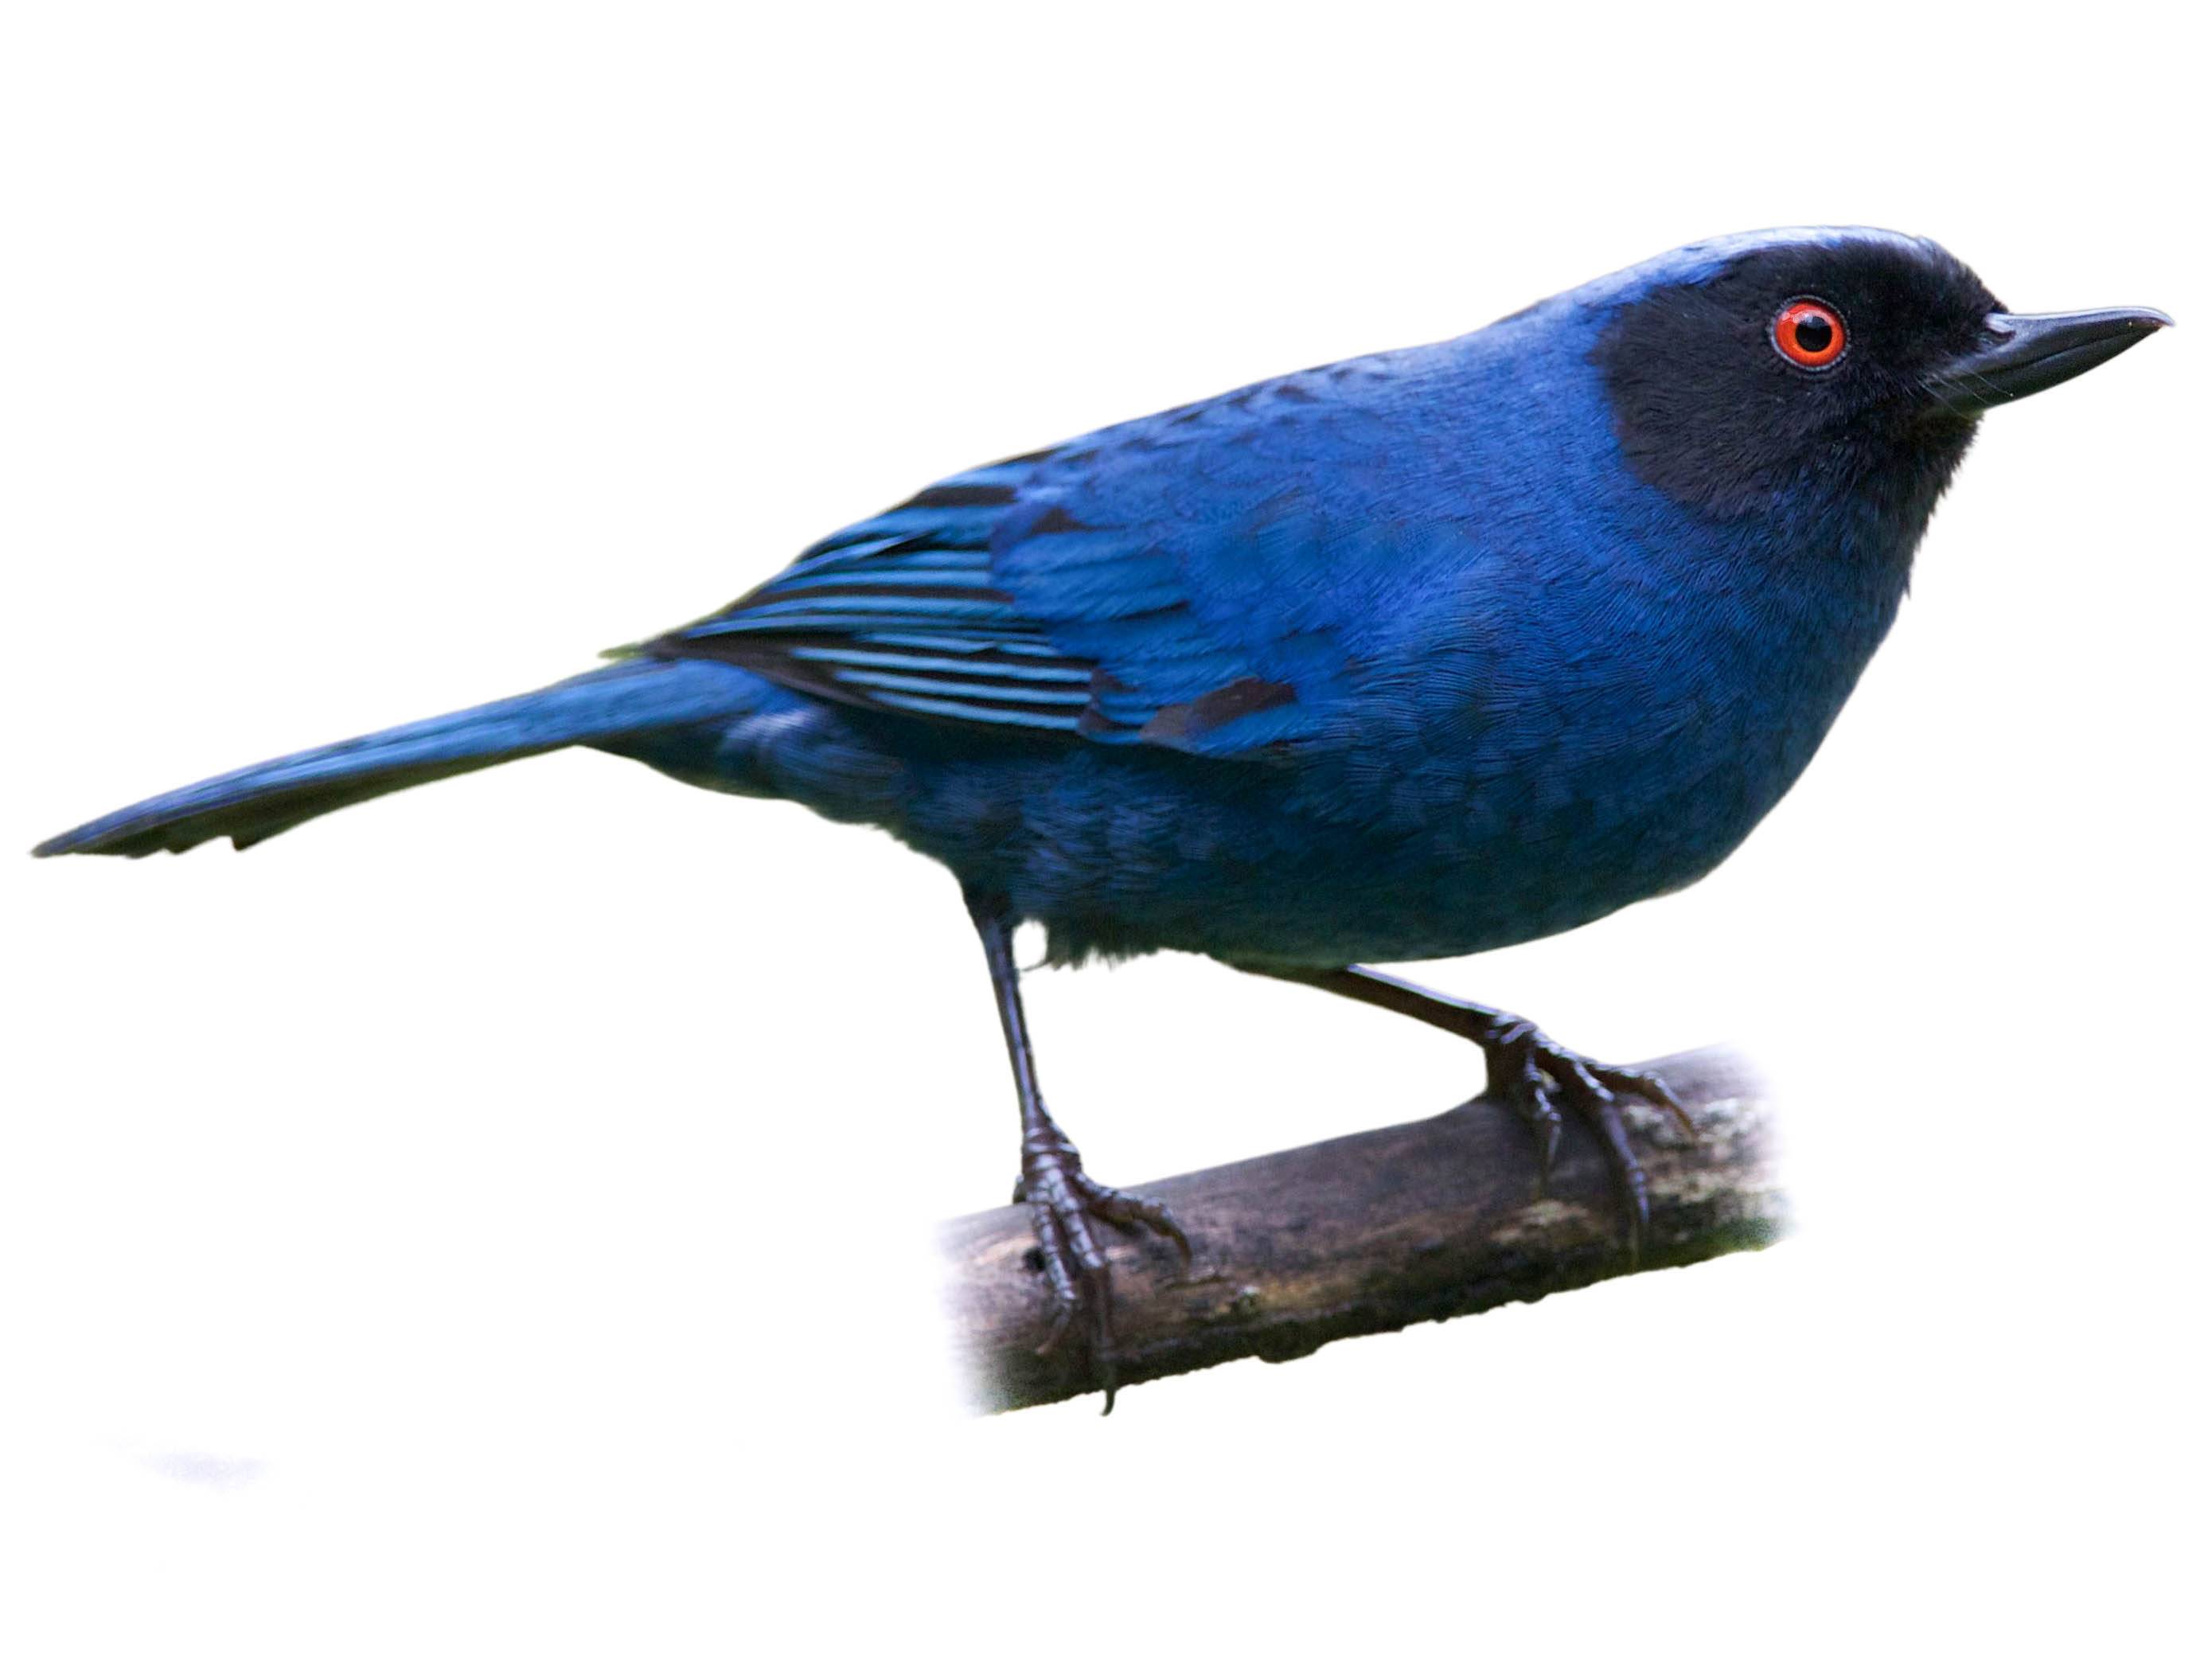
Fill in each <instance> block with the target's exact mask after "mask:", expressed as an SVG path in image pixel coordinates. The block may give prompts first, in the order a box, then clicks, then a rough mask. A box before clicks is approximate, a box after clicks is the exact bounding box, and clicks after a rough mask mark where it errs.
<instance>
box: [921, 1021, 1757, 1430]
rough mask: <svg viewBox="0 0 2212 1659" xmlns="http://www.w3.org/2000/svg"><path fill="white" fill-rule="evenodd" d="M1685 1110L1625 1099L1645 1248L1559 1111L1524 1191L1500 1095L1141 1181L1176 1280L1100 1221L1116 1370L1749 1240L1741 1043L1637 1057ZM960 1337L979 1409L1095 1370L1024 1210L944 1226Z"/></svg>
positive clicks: (1596, 1155)
mask: <svg viewBox="0 0 2212 1659" xmlns="http://www.w3.org/2000/svg"><path fill="white" fill-rule="evenodd" d="M1650 1068H1651V1069H1653V1070H1655V1071H1657V1072H1658V1073H1661V1074H1662V1076H1664V1077H1665V1078H1666V1079H1667V1080H1668V1082H1669V1083H1671V1084H1673V1085H1674V1088H1675V1091H1677V1092H1678V1093H1679V1094H1680V1096H1681V1097H1682V1099H1683V1101H1684V1103H1686V1105H1687V1106H1688V1107H1689V1109H1690V1112H1691V1115H1692V1118H1693V1119H1694V1120H1695V1121H1696V1123H1697V1127H1698V1133H1697V1135H1696V1137H1695V1139H1692V1138H1691V1137H1690V1136H1688V1135H1686V1133H1684V1132H1683V1130H1682V1129H1681V1127H1680V1125H1678V1124H1676V1123H1675V1122H1674V1120H1673V1119H1672V1118H1670V1117H1668V1115H1665V1114H1663V1113H1661V1112H1658V1111H1656V1110H1653V1109H1648V1108H1644V1107H1642V1106H1633V1107H1631V1108H1630V1109H1629V1110H1630V1117H1631V1129H1632V1133H1633V1134H1634V1136H1635V1138H1636V1144H1637V1146H1638V1149H1639V1151H1640V1152H1641V1154H1642V1157H1643V1159H1644V1167H1645V1169H1646V1170H1648V1171H1649V1172H1650V1178H1651V1230H1650V1235H1649V1237H1647V1238H1646V1240H1645V1242H1644V1251H1643V1255H1642V1259H1641V1260H1640V1261H1637V1262H1633V1263H1632V1262H1631V1261H1629V1260H1628V1257H1627V1255H1626V1250H1625V1249H1623V1245H1622V1240H1623V1237H1624V1232H1623V1225H1622V1218H1621V1212H1620V1206H1619V1203H1618V1200H1616V1198H1615V1196H1614V1194H1613V1186H1612V1183H1611V1180H1610V1176H1609V1174H1608V1172H1607V1167H1606V1164H1605V1163H1604V1160H1603V1158H1602V1157H1601V1153H1600V1152H1599V1148H1598V1146H1597V1142H1596V1140H1595V1139H1594V1138H1593V1137H1592V1136H1591V1135H1590V1133H1589V1132H1588V1131H1587V1130H1584V1129H1583V1127H1582V1126H1581V1125H1580V1124H1579V1123H1577V1121H1575V1120H1574V1119H1573V1118H1572V1117H1570V1118H1569V1120H1568V1123H1567V1127H1566V1133H1565V1138H1564V1139H1563V1141H1562V1144H1561V1146H1560V1149H1559V1167H1558V1169H1557V1170H1554V1171H1553V1178H1552V1182H1551V1190H1550V1194H1549V1195H1548V1196H1547V1197H1543V1198H1538V1197H1537V1196H1536V1195H1535V1184H1536V1162H1535V1154H1534V1150H1533V1148H1532V1146H1531V1144H1530V1139H1529V1136H1528V1132H1527V1130H1526V1129H1525V1128H1524V1127H1522V1123H1521V1121H1520V1120H1519V1119H1518V1118H1517V1117H1516V1116H1515V1115H1513V1113H1512V1112H1511V1111H1510V1109H1508V1108H1506V1107H1505V1106H1504V1105H1502V1104H1500V1103H1497V1102H1493V1101H1492V1100H1489V1099H1488V1098H1484V1099H1480V1100H1474V1101H1470V1102H1469V1103H1467V1104H1466V1105H1464V1106H1461V1107H1457V1108H1455V1109H1453V1110H1451V1111H1449V1112H1446V1113H1444V1114H1443V1115H1442V1116H1440V1117H1432V1118H1426V1119H1424V1120H1423V1121H1419V1122H1418V1123H1401V1124H1399V1125H1397V1126H1395V1127H1392V1128H1388V1129H1376V1130H1371V1131H1370V1132H1368V1133H1365V1134H1357V1135H1347V1136H1346V1137H1345V1138H1343V1139H1340V1140H1326V1141H1322V1142H1321V1143H1319V1144H1318V1145H1316V1146H1300V1147H1297V1148H1295V1149H1293V1150H1291V1151H1289V1152H1273V1153H1270V1154H1269V1155H1268V1156H1267V1157H1265V1158H1251V1159H1249V1160H1247V1161H1246V1162H1243V1163H1241V1164H1224V1165H1222V1166H1221V1167H1219V1168H1218V1169H1212V1170H1200V1171H1198V1172H1197V1173H1196V1174H1194V1175H1184V1176H1175V1177H1174V1178H1173V1179H1171V1180H1167V1181H1162V1182H1155V1183H1153V1184H1152V1185H1150V1186H1147V1187H1145V1188H1142V1189H1141V1190H1142V1191H1143V1192H1144V1193H1145V1194H1146V1196H1148V1197H1153V1198H1159V1199H1163V1200H1166V1201H1167V1203H1169V1204H1170V1206H1173V1207H1174V1209H1175V1212H1176V1215H1177V1216H1178V1217H1179V1218H1181V1220H1182V1223H1183V1225H1184V1226H1186V1227H1187V1228H1188V1229H1189V1231H1190V1237H1191V1243H1192V1246H1193V1248H1194V1252H1195V1255H1196V1260H1195V1261H1194V1265H1193V1267H1192V1268H1191V1270H1190V1273H1189V1275H1188V1277H1186V1276H1185V1275H1184V1274H1183V1273H1182V1269H1181V1264H1180V1263H1179V1262H1178V1261H1177V1259H1176V1255H1175V1252H1174V1250H1173V1249H1171V1248H1170V1246H1168V1245H1167V1244H1165V1243H1163V1242H1162V1241H1160V1240H1158V1239H1156V1238H1152V1237H1143V1238H1133V1237H1120V1236H1117V1235H1116V1234H1115V1231H1114V1230H1113V1229H1111V1228H1105V1229H1103V1230H1102V1231H1103V1233H1104V1235H1105V1236H1106V1237H1108V1238H1109V1239H1110V1240H1111V1241H1112V1242H1111V1244H1110V1246H1109V1253H1110V1255H1111V1257H1112V1261H1113V1267H1114V1322H1115V1333H1116V1337H1117V1346H1118V1347H1119V1349H1120V1352H1121V1383H1122V1384H1123V1386H1125V1387H1126V1386H1127V1385H1128V1384H1131V1383H1143V1382H1148V1381H1150V1380H1151V1379H1152V1378H1154V1377H1160V1376H1172V1375H1174V1374H1175V1373H1176V1372H1178V1371H1191V1370H1200V1369H1202V1368H1204V1367H1206V1366H1207V1365H1218V1364H1222V1363H1223V1362H1224V1361H1226V1360H1231V1359H1243V1358H1250V1357H1256V1358H1261V1359H1267V1360H1275V1361H1280V1360H1285V1359H1296V1358H1301V1357H1303V1356H1304V1355H1306V1354H1310V1353H1311V1352H1313V1351H1314V1350H1315V1349H1316V1348H1318V1347H1320V1346H1322V1344H1323V1343H1325V1342H1332V1341H1334V1340H1336V1339H1337V1338H1339V1337H1343V1336H1364V1335H1368V1334H1373V1333H1375V1332H1378V1331H1395V1330H1398V1329H1401V1328H1403V1327H1405V1326H1407V1325H1410V1324H1413V1323H1414V1322H1417V1321H1420V1320H1427V1319H1450V1318H1454V1317H1456V1316H1459V1315H1461V1314H1470V1313H1480V1312H1481V1311H1483V1310H1485V1309H1486V1308H1494V1307H1497V1306H1498V1305H1499V1304H1502V1303H1507V1302H1532V1301H1534V1300H1535V1299H1536V1298H1538V1297H1544V1296H1549V1295H1550V1294H1552V1293H1553V1291H1568V1290H1575V1289H1578V1288H1580V1287H1581V1286H1583V1285H1590V1284H1595V1283H1596V1282H1597V1281H1598V1280H1599V1279H1608V1278H1611V1277H1613V1276H1614V1275H1616V1274H1620V1273H1632V1272H1636V1271H1639V1270H1642V1271H1649V1270H1650V1269H1652V1268H1655V1267H1684V1266H1686V1265H1687V1264H1689V1263H1691V1262H1693V1261H1705V1260H1706V1259H1707V1258H1709V1257H1711V1256H1716V1255H1723V1254H1725V1253H1727V1252H1729V1251H1731V1250H1749V1249H1761V1248H1763V1247H1765V1245H1768V1244H1771V1243H1773V1242H1774V1241H1775V1240H1776V1239H1778V1238H1779V1237H1782V1235H1783V1234H1784V1231H1787V1227H1788V1212H1787V1205H1786V1202H1785V1200H1784V1196H1783V1194H1782V1191H1781V1188H1780V1187H1779V1185H1778V1179H1777V1175H1776V1170H1775V1156H1776V1150H1775V1146H1774V1133H1773V1123H1772V1120H1771V1115H1770V1113H1769V1111H1768V1109H1767V1108H1766V1106H1765V1103H1764V1102H1763V1100H1762V1099H1761V1097H1760V1093H1759V1086H1758V1085H1757V1083H1756V1081H1755V1080H1754V1079H1753V1077H1752V1075H1751V1073H1750V1072H1749V1071H1748V1069H1747V1067H1746V1066H1744V1064H1743V1063H1742V1061H1741V1060H1739V1059H1737V1058H1736V1057H1735V1056H1733V1055H1731V1054H1728V1053H1727V1052H1725V1051H1723V1050H1720V1049H1701V1050H1699V1051H1698V1052H1696V1053H1694V1054H1679V1055H1676V1056H1674V1058H1672V1059H1668V1060H1655V1061H1652V1062H1650ZM940 1243H941V1248H942V1249H943V1252H944V1255H945V1263H946V1267H947V1270H948V1279H949V1282H948V1285H947V1295H948V1302H949V1306H950V1310H951V1316H952V1319H953V1322H954V1327H955V1338H956V1340H957V1344H958V1346H959V1348H960V1351H961V1352H962V1355H963V1358H964V1359H965V1360H966V1362H967V1364H968V1367H969V1373H970V1376H972V1378H973V1385H974V1397H975V1406H976V1407H977V1409H979V1410H982V1411H1008V1410H1012V1409H1014V1408H1016V1407H1023V1406H1041V1405H1044V1404H1047V1403H1048V1402H1049V1401H1055V1400H1066V1399H1069V1398H1072V1397H1073V1396H1074V1395H1079V1394H1085V1393H1088V1392H1091V1390H1092V1389H1094V1388H1095V1386H1096V1385H1095V1383H1093V1381H1092V1380H1091V1376H1090V1375H1089V1372H1088V1367H1087V1364H1085V1356H1084V1354H1083V1351H1082V1344H1081V1343H1080V1341H1079V1340H1075V1334H1073V1333H1071V1335H1070V1340H1068V1341H1067V1342H1066V1343H1064V1344H1063V1345H1062V1347H1063V1349H1064V1350H1066V1352H1058V1353H1055V1354H1054V1355H1052V1356H1049V1357H1040V1356H1039V1355H1038V1354H1037V1352H1036V1349H1037V1347H1038V1346H1039V1345H1040V1344H1041V1343H1042V1342H1043V1341H1044V1340H1045V1337H1046V1334H1047V1333H1048V1330H1049V1328H1050V1318H1049V1316H1050V1309H1051V1299H1050V1297H1049V1296H1048V1293H1047V1291H1046V1289H1045V1285H1044V1279H1043V1276H1042V1271H1041V1269H1040V1267H1039V1265H1038V1258H1037V1256H1036V1254H1035V1251H1034V1240H1033V1238H1032V1237H1031V1234H1030V1220H1029V1212H1027V1211H1026V1210H1025V1209H1023V1208H1020V1207H1018V1206H1008V1207H1006V1208H1005V1209H999V1210H987V1211H985V1212H981V1214H977V1215H970V1216H963V1217H962V1218H959V1219H958V1220H957V1221H951V1222H947V1223H946V1224H945V1226H944V1228H943V1229H942V1231H941V1235H940Z"/></svg>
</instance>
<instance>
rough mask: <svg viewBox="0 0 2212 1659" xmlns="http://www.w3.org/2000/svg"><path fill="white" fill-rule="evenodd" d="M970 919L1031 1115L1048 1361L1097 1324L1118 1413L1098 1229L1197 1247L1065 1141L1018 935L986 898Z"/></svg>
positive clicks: (1027, 1194)
mask: <svg viewBox="0 0 2212 1659" xmlns="http://www.w3.org/2000/svg"><path fill="white" fill-rule="evenodd" d="M967 899H968V914H969V916H970V917H972V918H973V919H974V921H975V932H976V933H977V934H978V936H980V937H981V939H982V941H983V957H984V960H985V961H987V962H988V963H990V965H991V989H992V991H993V992H994V994H995V995H996V997H997V1000H998V1004H999V1023H1000V1025H1001V1026H1003V1027H1004V1028H1005V1030H1006V1057H1007V1058H1008V1059H1009V1060H1012V1063H1013V1068H1014V1092H1015V1093H1016V1094H1017V1095H1018V1097H1020V1101H1021V1109H1022V1175H1021V1180H1020V1182H1018V1184H1017V1185H1016V1187H1015V1188H1014V1201H1015V1202H1016V1203H1018V1204H1019V1203H1026V1204H1027V1205H1028V1206H1029V1207H1030V1225H1031V1226H1032V1227H1033V1228H1035V1229H1036V1240H1037V1249H1038V1252H1039V1254H1040V1255H1041V1256H1042V1259H1043V1264H1044V1275H1045V1282H1046V1284H1047V1285H1049V1286H1050V1287H1051V1290H1052V1297H1053V1303H1054V1308H1053V1319H1052V1334H1050V1335H1049V1336H1048V1337H1047V1338H1046V1339H1045V1341H1044V1346H1042V1348H1040V1349H1038V1351H1037V1352H1040V1353H1050V1352H1052V1351H1053V1350H1054V1348H1056V1347H1058V1346H1060V1340H1061V1339H1062V1338H1063V1337H1065V1336H1066V1334H1067V1333H1068V1330H1069V1328H1071V1327H1072V1326H1073V1324H1074V1323H1075V1322H1076V1320H1077V1319H1078V1318H1079V1317H1082V1316H1087V1317H1088V1320H1089V1324H1090V1340H1091V1364H1092V1365H1093V1367H1095V1369H1096V1371H1097V1378H1098V1383H1099V1386H1100V1387H1101V1388H1103V1389H1104V1390H1105V1391H1106V1409H1107V1410H1108V1411H1109V1412H1110V1411H1112V1410H1113V1409H1114V1388H1115V1372H1114V1279H1113V1269H1112V1267H1111V1266H1110V1265H1109V1263H1108V1261H1107V1260H1106V1253H1105V1251H1104V1250H1103V1249H1100V1248H1099V1244H1098V1237H1097V1232H1096V1231H1095V1230H1094V1228H1093V1225H1092V1224H1093V1223H1094V1222H1098V1221H1106V1222H1111V1223H1112V1224H1113V1225H1115V1226H1117V1227H1120V1228H1121V1229H1123V1230H1125V1231H1137V1230H1139V1229H1149V1230H1151V1231H1153V1232H1156V1233H1158V1234H1159V1235H1160V1236H1161V1237H1164V1238H1166V1239H1168V1240H1170V1242H1171V1243H1173V1244H1174V1245H1175V1247H1176V1249H1177V1250H1178V1251H1180V1252H1181V1253H1182V1260H1183V1265H1184V1266H1185V1267H1188V1266H1189V1265H1190V1240H1189V1239H1188V1237H1185V1236H1184V1233H1183V1230H1182V1227H1181V1226H1180V1225H1178V1224H1177V1223H1176V1218H1175V1217H1174V1216H1173V1215H1172V1214H1171V1213H1170V1212H1169V1210H1168V1207H1167V1206H1165V1205H1164V1204H1161V1203H1158V1202H1157V1201H1155V1200H1152V1199H1149V1198H1139V1197H1136V1196H1134V1195H1133V1194H1128V1193H1124V1192H1119V1191H1117V1190H1115V1188H1111V1187H1107V1186H1103V1185H1101V1184H1100V1183H1099V1182H1096V1181H1094V1180H1092V1179H1091V1177H1090V1176H1087V1175H1085V1173H1084V1171H1083V1157H1082V1154H1080V1153H1079V1152H1077V1151H1076V1150H1075V1143H1074V1142H1073V1141H1072V1140H1070V1139H1068V1138H1067V1137H1066V1135H1065V1134H1063V1133H1060V1125H1058V1124H1057V1123H1054V1121H1052V1115H1051V1114H1050V1113H1049V1112H1048V1111H1046V1110H1045V1109H1044V1097H1043V1096H1042V1094H1040V1093H1039V1092H1038V1091H1037V1080H1036V1061H1035V1060H1033V1059H1032V1058H1031V1057H1030V1033H1029V1022H1028V1020H1027V1019H1026V1018H1024V1015H1023V1013H1022V992H1021V983H1020V978H1019V975H1018V973H1017V971H1016V969H1015V967H1014V957H1013V930H1012V927H1011V925H1010V923H1009V921H1008V918H1007V913H1006V906H1005V905H1004V903H1003V902H1000V901H999V900H997V899H995V898H994V897H992V896H988V895H985V894H978V893H974V892H971V893H969V894H968V895H967Z"/></svg>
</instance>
